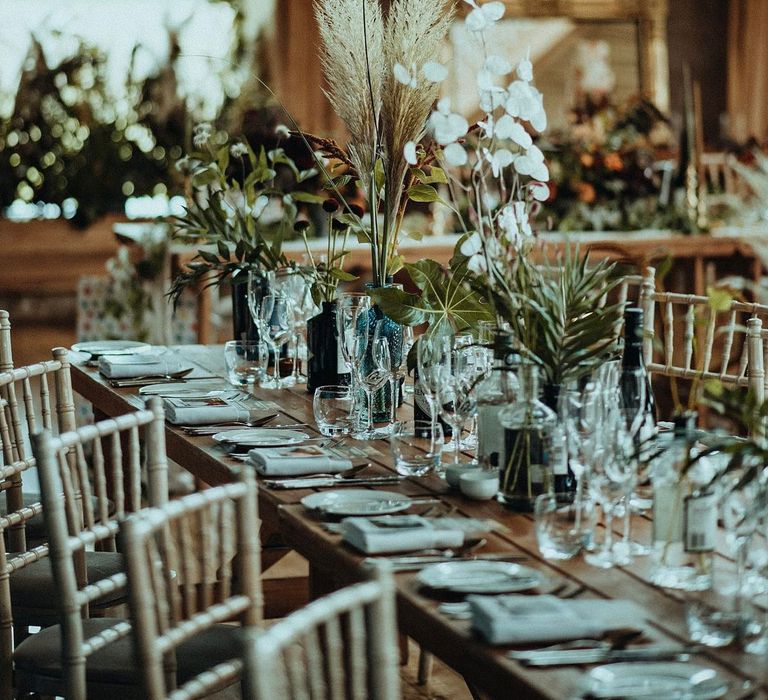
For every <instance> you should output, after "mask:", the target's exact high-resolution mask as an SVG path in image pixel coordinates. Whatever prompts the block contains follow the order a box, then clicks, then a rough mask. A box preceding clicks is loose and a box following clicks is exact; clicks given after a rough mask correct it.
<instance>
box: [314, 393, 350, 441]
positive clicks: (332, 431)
mask: <svg viewBox="0 0 768 700" xmlns="http://www.w3.org/2000/svg"><path fill="white" fill-rule="evenodd" d="M353 406H354V400H353V398H352V391H351V389H350V388H349V387H348V386H339V385H335V384H328V385H326V386H319V387H317V389H315V396H314V399H313V401H312V410H313V412H314V414H315V422H316V423H317V428H318V430H319V431H320V434H321V435H328V436H334V435H349V433H350V432H351V431H352V423H353V420H352V409H353Z"/></svg>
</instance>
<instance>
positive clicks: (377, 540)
mask: <svg viewBox="0 0 768 700" xmlns="http://www.w3.org/2000/svg"><path fill="white" fill-rule="evenodd" d="M341 539H342V540H344V541H345V542H348V543H349V544H351V545H352V546H353V547H355V548H356V549H359V550H360V551H361V552H365V553H366V554H380V553H381V552H411V551H414V550H418V549H429V548H432V547H460V546H461V545H462V544H464V530H460V529H444V528H440V527H438V526H436V525H435V523H434V522H432V521H430V520H427V518H422V517H420V516H418V515H382V516H379V517H376V518H345V519H344V520H343V521H342V523H341Z"/></svg>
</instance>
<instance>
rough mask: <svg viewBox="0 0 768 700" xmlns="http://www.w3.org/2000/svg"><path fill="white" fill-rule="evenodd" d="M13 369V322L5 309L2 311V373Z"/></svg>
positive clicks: (0, 312)
mask: <svg viewBox="0 0 768 700" xmlns="http://www.w3.org/2000/svg"><path fill="white" fill-rule="evenodd" d="M9 369H13V353H12V352H11V320H10V317H9V315H8V312H7V311H6V310H5V309H0V372H5V371H6V370H9Z"/></svg>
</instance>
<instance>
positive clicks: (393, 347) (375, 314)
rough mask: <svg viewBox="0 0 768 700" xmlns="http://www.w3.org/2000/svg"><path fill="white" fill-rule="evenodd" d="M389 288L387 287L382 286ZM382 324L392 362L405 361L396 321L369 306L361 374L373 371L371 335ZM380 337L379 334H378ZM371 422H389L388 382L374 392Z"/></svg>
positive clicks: (399, 395) (369, 284)
mask: <svg viewBox="0 0 768 700" xmlns="http://www.w3.org/2000/svg"><path fill="white" fill-rule="evenodd" d="M384 286H389V285H384ZM376 287H377V285H375V284H372V283H370V282H369V283H367V284H366V285H365V288H366V289H368V290H370V289H376ZM379 321H382V322H383V329H382V330H383V333H384V336H385V337H386V338H387V340H388V341H389V354H390V356H391V357H392V360H393V362H398V361H399V360H401V359H402V361H403V362H404V361H405V358H404V357H402V355H403V327H402V325H400V324H399V323H397V322H396V321H393V320H392V319H391V318H389V316H385V315H384V312H383V311H382V310H381V309H380V308H379V306H378V304H371V309H370V311H369V312H368V350H367V351H366V353H365V359H364V360H363V368H362V369H363V372H365V373H370V372H371V371H372V370H373V369H374V362H373V334H374V333H375V332H376V324H377V323H378V322H379ZM380 335H381V332H380ZM401 402H402V393H401V392H398V406H399V405H400V403H401ZM372 404H373V422H374V423H383V422H387V421H389V419H390V417H391V415H392V399H391V391H390V387H389V382H387V384H385V385H384V386H383V387H382V388H381V389H379V390H378V391H375V392H374V394H373V401H372Z"/></svg>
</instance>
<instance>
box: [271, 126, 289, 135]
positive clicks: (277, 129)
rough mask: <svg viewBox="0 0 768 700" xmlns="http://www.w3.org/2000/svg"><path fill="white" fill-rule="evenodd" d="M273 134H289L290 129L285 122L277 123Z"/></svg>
mask: <svg viewBox="0 0 768 700" xmlns="http://www.w3.org/2000/svg"><path fill="white" fill-rule="evenodd" d="M275 134H277V136H290V135H291V130H290V129H289V128H288V127H287V126H286V125H285V124H278V125H277V126H276V127H275Z"/></svg>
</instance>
